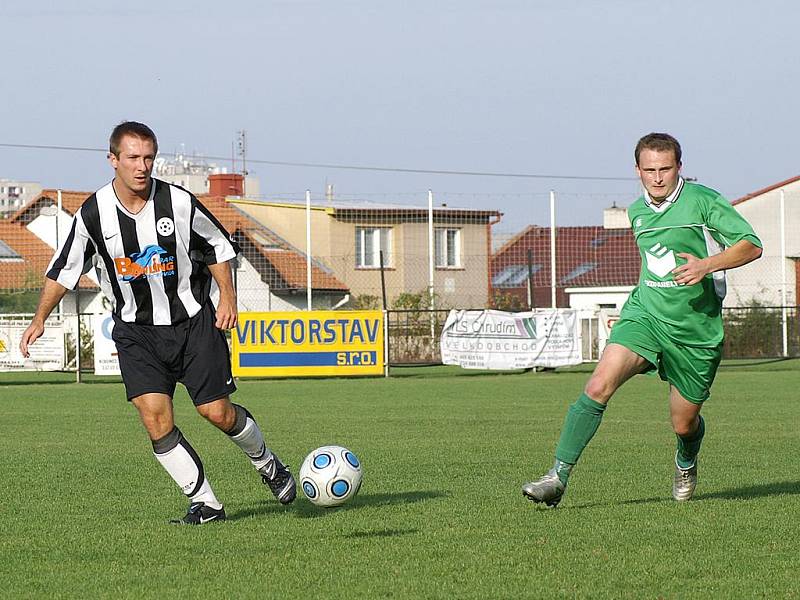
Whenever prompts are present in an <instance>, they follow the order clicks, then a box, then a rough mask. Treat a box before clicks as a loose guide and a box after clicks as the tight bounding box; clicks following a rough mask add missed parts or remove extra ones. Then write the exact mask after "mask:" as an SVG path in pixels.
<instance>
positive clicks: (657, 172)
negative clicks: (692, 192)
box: [636, 148, 681, 204]
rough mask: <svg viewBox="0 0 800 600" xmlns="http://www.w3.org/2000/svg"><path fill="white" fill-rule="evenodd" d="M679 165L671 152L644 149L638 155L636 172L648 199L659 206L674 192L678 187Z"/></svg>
mask: <svg viewBox="0 0 800 600" xmlns="http://www.w3.org/2000/svg"><path fill="white" fill-rule="evenodd" d="M680 170H681V165H680V163H679V162H678V161H676V160H675V153H674V152H673V151H672V150H666V151H661V150H650V149H648V148H645V149H644V150H642V151H641V152H640V153H639V164H638V165H637V166H636V172H637V173H638V174H639V178H640V179H641V180H642V185H643V186H644V189H646V190H647V193H648V194H650V197H651V198H652V199H653V200H654V201H655V202H656V204H659V203H660V202H661V201H662V200H664V199H665V198H666V197H667V196H669V195H670V194H671V193H672V192H674V191H675V188H676V187H677V186H678V177H679V176H680Z"/></svg>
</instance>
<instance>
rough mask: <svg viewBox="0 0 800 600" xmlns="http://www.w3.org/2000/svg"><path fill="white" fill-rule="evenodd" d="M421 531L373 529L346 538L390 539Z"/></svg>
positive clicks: (351, 534)
mask: <svg viewBox="0 0 800 600" xmlns="http://www.w3.org/2000/svg"><path fill="white" fill-rule="evenodd" d="M418 531H419V529H373V530H371V531H354V532H353V533H348V534H347V535H346V536H344V537H346V538H350V539H355V540H358V539H365V538H390V537H397V536H401V535H411V534H414V533H417V532H418Z"/></svg>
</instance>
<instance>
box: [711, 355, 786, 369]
mask: <svg viewBox="0 0 800 600" xmlns="http://www.w3.org/2000/svg"><path fill="white" fill-rule="evenodd" d="M732 360H735V362H722V364H720V366H719V368H720V370H724V369H740V368H742V367H762V366H764V365H772V364H775V363H783V362H794V363H795V364H796V363H797V358H796V357H787V358H783V357H779V358H772V359H755V360H753V361H748V362H745V360H746V359H732ZM740 360H741V361H742V362H739V361H740ZM787 366H788V365H787ZM791 370H794V369H791Z"/></svg>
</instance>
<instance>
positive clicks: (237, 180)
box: [208, 173, 244, 196]
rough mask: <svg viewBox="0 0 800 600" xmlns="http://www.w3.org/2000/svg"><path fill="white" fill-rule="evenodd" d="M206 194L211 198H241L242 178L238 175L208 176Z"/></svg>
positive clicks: (242, 193) (242, 192) (242, 190)
mask: <svg viewBox="0 0 800 600" xmlns="http://www.w3.org/2000/svg"><path fill="white" fill-rule="evenodd" d="M208 193H209V194H211V195H212V196H242V195H244V176H243V175H240V174H239V173H217V174H215V175H209V176H208Z"/></svg>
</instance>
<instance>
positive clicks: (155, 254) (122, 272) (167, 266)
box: [114, 244, 175, 281]
mask: <svg viewBox="0 0 800 600" xmlns="http://www.w3.org/2000/svg"><path fill="white" fill-rule="evenodd" d="M166 253H167V251H166V250H164V249H163V248H162V247H161V246H158V245H157V244H150V245H149V246H147V247H146V248H145V249H144V250H142V251H141V252H135V253H133V254H131V255H130V256H124V257H122V258H115V259H114V267H115V269H116V272H117V276H118V277H119V278H120V279H122V281H133V280H134V279H136V278H137V277H145V278H148V277H157V276H163V277H168V276H170V275H175V257H173V256H168V257H163V256H162V255H163V254H166Z"/></svg>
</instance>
